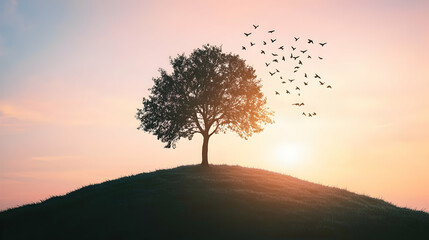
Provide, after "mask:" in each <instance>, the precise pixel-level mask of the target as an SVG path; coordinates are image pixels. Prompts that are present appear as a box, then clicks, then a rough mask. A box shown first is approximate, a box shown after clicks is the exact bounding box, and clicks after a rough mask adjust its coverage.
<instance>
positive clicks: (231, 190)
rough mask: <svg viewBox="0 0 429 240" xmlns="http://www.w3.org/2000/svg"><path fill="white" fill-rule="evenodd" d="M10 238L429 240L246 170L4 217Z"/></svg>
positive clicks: (163, 180)
mask: <svg viewBox="0 0 429 240" xmlns="http://www.w3.org/2000/svg"><path fill="white" fill-rule="evenodd" d="M0 238H2V239H137V238H138V239H264V240H267V239H378V240H380V239H429V214H427V213H425V212H421V211H413V210H410V209H405V208H398V207H396V206H394V205H392V204H389V203H386V202H385V201H383V200H380V199H374V198H370V197H368V196H363V195H358V194H355V193H352V192H348V191H346V190H342V189H338V188H332V187H326V186H322V185H319V184H314V183H310V182H307V181H303V180H299V179H297V178H294V177H290V176H287V175H282V174H278V173H273V172H268V171H264V170H259V169H251V168H244V167H238V166H225V165H211V166H210V167H202V166H199V165H195V166H182V167H178V168H174V169H169V170H159V171H155V172H151V173H142V174H138V175H134V176H129V177H123V178H119V179H116V180H112V181H107V182H104V183H101V184H95V185H90V186H87V187H83V188H81V189H79V190H76V191H73V192H71V193H68V194H66V195H64V196H60V197H53V198H50V199H48V200H46V201H43V202H41V203H38V204H31V205H26V206H22V207H19V208H15V209H9V210H7V211H4V212H1V213H0Z"/></svg>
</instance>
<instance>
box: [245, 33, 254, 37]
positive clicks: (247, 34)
mask: <svg viewBox="0 0 429 240" xmlns="http://www.w3.org/2000/svg"><path fill="white" fill-rule="evenodd" d="M250 34H252V33H244V35H246V37H248V36H249V35H250Z"/></svg>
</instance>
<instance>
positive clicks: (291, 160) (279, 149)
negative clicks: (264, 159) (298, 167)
mask: <svg viewBox="0 0 429 240" xmlns="http://www.w3.org/2000/svg"><path fill="white" fill-rule="evenodd" d="M274 152H275V154H276V156H275V157H276V159H277V160H278V161H280V162H281V163H282V164H287V165H291V164H297V163H299V162H300V161H301V160H302V159H303V156H304V154H305V146H304V145H302V144H299V143H282V144H279V145H277V146H276V148H275V151H274Z"/></svg>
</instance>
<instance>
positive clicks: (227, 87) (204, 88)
mask: <svg viewBox="0 0 429 240" xmlns="http://www.w3.org/2000/svg"><path fill="white" fill-rule="evenodd" d="M170 63H171V65H172V66H173V72H172V73H171V74H169V73H167V71H166V70H164V69H160V70H159V72H160V74H161V76H160V77H157V78H153V81H154V86H153V87H152V88H150V89H149V90H150V91H151V94H150V96H149V98H143V108H142V109H138V110H137V114H136V118H137V119H138V120H140V122H141V124H140V126H139V128H138V129H142V130H144V131H146V132H150V133H152V134H154V135H156V136H157V137H158V139H159V140H161V141H162V142H165V143H167V144H166V146H165V147H166V148H170V147H173V148H175V145H176V142H177V141H178V140H180V139H181V138H188V139H189V140H191V139H192V137H193V136H194V134H195V133H200V134H202V135H203V139H204V142H203V154H202V157H203V161H202V164H204V165H206V164H208V160H207V149H208V140H209V138H210V137H211V136H212V135H213V134H216V133H219V132H224V133H225V132H226V131H227V130H231V131H233V132H236V133H237V134H238V135H239V136H240V137H242V138H247V137H250V136H251V135H252V133H255V132H260V131H262V130H263V125H264V124H267V123H272V119H271V118H270V116H271V115H272V112H271V111H269V109H268V108H267V107H266V98H265V97H264V95H263V93H262V92H261V83H260V82H261V81H260V80H257V79H256V78H257V76H256V75H255V70H254V69H253V68H252V67H251V66H248V65H246V63H245V61H244V60H243V59H240V57H239V56H238V55H234V54H231V53H229V54H226V53H223V52H222V48H221V47H217V46H210V45H208V44H207V45H204V46H203V47H202V48H199V49H195V50H194V51H193V52H192V53H191V54H190V56H185V55H184V54H182V55H178V56H177V57H176V58H174V59H171V60H170Z"/></svg>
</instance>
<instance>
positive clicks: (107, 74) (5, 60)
mask: <svg viewBox="0 0 429 240" xmlns="http://www.w3.org/2000/svg"><path fill="white" fill-rule="evenodd" d="M225 6H226V7H225ZM428 10H429V2H427V1H426V2H425V1H412V2H409V1H405V0H398V1H387V0H379V1H369V0H366V1H359V2H342V1H337V0H331V1H323V2H322V1H317V0H314V1H275V0H272V1H263V2H261V1H236V2H234V3H228V2H227V1H221V2H219V1H207V2H204V3H201V2H198V3H195V2H192V1H180V3H178V2H174V1H162V2H156V1H128V2H127V4H121V3H117V2H114V1H107V2H106V1H91V2H86V1H74V2H66V1H50V0H43V1H39V2H38V3H35V2H23V1H19V0H6V1H3V2H1V3H0V211H2V210H5V209H7V208H13V207H16V206H20V205H23V204H28V203H32V202H38V201H39V200H44V199H47V198H49V197H50V196H55V195H63V194H65V193H68V192H70V191H73V190H75V189H78V188H80V187H81V186H87V185H90V184H93V183H100V182H104V181H105V180H106V179H116V178H119V177H122V176H129V175H132V174H138V173H141V172H151V171H154V170H157V169H166V168H174V167H177V166H183V165H190V164H199V163H200V162H201V145H202V138H201V137H200V136H197V135H196V136H195V137H194V139H193V140H192V141H188V140H187V139H182V140H181V141H179V142H178V144H177V148H176V149H165V148H164V145H165V144H164V143H162V142H160V141H158V140H157V139H156V137H155V136H153V135H151V134H148V133H145V132H142V131H138V130H137V127H138V125H139V122H138V120H136V119H135V118H134V115H135V113H136V109H137V108H141V106H142V104H141V101H142V98H143V97H147V96H148V94H149V91H148V90H147V89H148V88H150V87H151V86H152V84H153V81H152V78H153V77H157V76H159V73H158V69H159V68H164V69H166V70H167V71H170V70H171V66H170V65H169V57H175V56H177V54H182V53H185V54H186V55H189V54H190V53H191V52H192V50H193V49H196V48H201V46H202V45H204V44H211V45H216V46H222V49H223V50H224V52H227V53H229V52H232V53H234V54H238V55H239V56H240V57H241V58H243V59H244V60H246V63H247V64H249V65H251V66H253V67H254V68H255V70H256V74H257V75H258V78H260V79H262V84H263V93H264V94H265V96H266V97H267V100H268V103H267V105H268V107H269V108H270V109H271V110H274V111H275V115H274V120H275V123H274V124H269V125H267V126H266V127H265V130H264V131H263V132H261V133H257V134H254V135H253V136H252V137H250V138H249V139H248V140H244V139H240V138H239V137H238V136H237V135H236V134H235V133H232V132H228V133H227V134H216V135H214V136H213V137H212V138H211V140H210V145H209V163H211V164H226V165H240V166H244V167H252V168H260V169H265V170H269V171H273V172H278V173H282V174H287V175H290V176H293V177H296V178H299V179H303V180H306V181H310V182H314V183H319V184H322V185H326V186H333V187H338V188H343V189H347V190H348V191H351V192H355V193H358V194H365V195H369V196H371V197H375V198H381V199H383V200H384V201H387V202H390V203H393V204H395V205H397V206H400V207H408V208H411V209H417V210H424V211H428V209H429V191H427V189H426V188H427V187H426V186H427V185H429V175H428V174H427V173H426V172H427V171H428V170H429V162H428V161H427V159H428V158H429V149H428V148H427V146H429V127H428V125H427V122H428V121H429V110H428V109H429V108H428V106H429V96H428V94H427V91H428V89H429V82H428V81H427V79H429V69H428V68H427V66H426V64H427V63H428V62H429V46H428V45H427V43H428V42H429V29H428V28H427V27H426V23H427V22H429V15H427V14H426V13H427V11H428ZM268 12H269V14H267V13H268ZM252 24H257V25H260V30H263V31H266V30H271V29H275V30H276V32H275V34H276V35H275V36H276V37H277V39H278V41H282V42H284V44H285V46H289V44H291V43H293V41H294V40H293V37H294V36H300V37H302V39H307V38H312V39H314V40H315V42H316V41H317V42H328V43H327V45H326V46H324V47H323V49H321V48H319V49H318V50H317V51H318V53H319V52H320V54H323V56H324V60H323V63H322V64H320V65H317V66H315V71H316V72H317V73H320V75H321V76H323V77H324V79H327V80H329V83H331V84H332V87H333V89H332V90H328V91H322V90H318V89H317V90H314V91H311V95H309V96H307V95H306V96H303V97H304V101H305V102H307V101H308V102H309V103H310V104H311V107H312V109H315V111H317V112H318V115H317V118H312V119H309V118H303V117H302V116H301V115H300V114H299V113H298V112H297V111H296V108H294V106H291V103H293V101H294V100H296V98H295V99H293V98H289V97H287V96H283V95H280V96H276V95H274V94H273V93H274V90H276V89H277V88H278V87H279V84H278V83H275V82H274V80H273V79H271V78H270V76H269V75H268V73H267V72H266V71H265V68H264V66H263V64H264V62H263V61H261V59H260V54H259V53H257V52H250V51H245V52H244V51H242V50H241V47H242V45H245V44H248V41H249V39H246V37H245V36H244V35H243V33H244V32H248V31H252V29H253V27H252ZM252 37H255V38H253V39H254V40H255V41H258V42H260V41H262V40H263V39H264V38H261V37H260V35H259V36H257V37H256V36H252ZM324 90H325V89H324Z"/></svg>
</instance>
